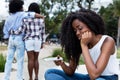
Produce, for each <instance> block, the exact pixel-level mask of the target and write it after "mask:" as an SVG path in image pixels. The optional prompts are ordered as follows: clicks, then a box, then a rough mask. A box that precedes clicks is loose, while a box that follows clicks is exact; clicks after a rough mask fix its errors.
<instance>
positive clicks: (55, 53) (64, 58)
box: [52, 48, 67, 62]
mask: <svg viewBox="0 0 120 80" xmlns="http://www.w3.org/2000/svg"><path fill="white" fill-rule="evenodd" d="M57 55H60V56H61V57H62V58H63V60H64V61H66V62H67V59H66V57H65V54H64V52H63V51H62V50H61V49H60V48H57V49H54V51H53V54H52V57H56V56H57Z"/></svg>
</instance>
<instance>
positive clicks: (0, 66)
mask: <svg viewBox="0 0 120 80" xmlns="http://www.w3.org/2000/svg"><path fill="white" fill-rule="evenodd" d="M5 62H6V58H5V57H4V56H3V55H2V54H0V72H4V67H5Z"/></svg>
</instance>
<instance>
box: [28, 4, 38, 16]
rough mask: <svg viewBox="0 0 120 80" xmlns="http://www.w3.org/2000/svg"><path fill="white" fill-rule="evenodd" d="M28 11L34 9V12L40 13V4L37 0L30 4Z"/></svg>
mask: <svg viewBox="0 0 120 80" xmlns="http://www.w3.org/2000/svg"><path fill="white" fill-rule="evenodd" d="M28 11H33V12H36V13H38V14H40V8H39V5H38V4H37V3H35V2H34V3H31V4H30V6H29V7H28Z"/></svg>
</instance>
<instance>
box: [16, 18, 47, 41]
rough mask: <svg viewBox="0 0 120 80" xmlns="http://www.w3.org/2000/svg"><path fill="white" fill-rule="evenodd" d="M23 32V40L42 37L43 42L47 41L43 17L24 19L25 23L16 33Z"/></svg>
mask: <svg viewBox="0 0 120 80" xmlns="http://www.w3.org/2000/svg"><path fill="white" fill-rule="evenodd" d="M21 32H24V34H25V36H24V38H23V40H28V39H41V40H42V42H45V23H44V20H43V19H38V18H25V19H23V25H22V26H21V27H20V28H19V29H18V30H16V31H15V34H20V33H21Z"/></svg>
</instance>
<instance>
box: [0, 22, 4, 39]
mask: <svg viewBox="0 0 120 80" xmlns="http://www.w3.org/2000/svg"><path fill="white" fill-rule="evenodd" d="M4 22H5V21H4V20H3V21H2V22H0V41H2V39H3V25H4Z"/></svg>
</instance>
